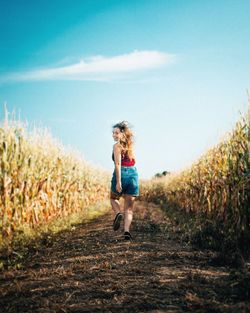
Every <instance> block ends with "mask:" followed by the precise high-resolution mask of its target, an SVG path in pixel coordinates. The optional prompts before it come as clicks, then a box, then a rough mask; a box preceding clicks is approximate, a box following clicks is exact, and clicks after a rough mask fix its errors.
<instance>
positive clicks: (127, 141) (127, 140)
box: [113, 121, 134, 159]
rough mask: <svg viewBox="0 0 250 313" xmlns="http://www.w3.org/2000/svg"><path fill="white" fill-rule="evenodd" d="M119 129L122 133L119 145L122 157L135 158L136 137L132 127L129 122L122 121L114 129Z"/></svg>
mask: <svg viewBox="0 0 250 313" xmlns="http://www.w3.org/2000/svg"><path fill="white" fill-rule="evenodd" d="M115 127H117V128H119V129H120V131H121V132H122V136H121V138H120V139H119V144H120V146H121V150H122V151H121V153H122V155H127V156H128V158H129V159H132V158H134V153H133V145H134V135H133V132H132V131H131V129H130V128H131V127H132V126H130V125H129V123H128V122H127V121H122V122H120V123H117V124H115V125H113V128H115Z"/></svg>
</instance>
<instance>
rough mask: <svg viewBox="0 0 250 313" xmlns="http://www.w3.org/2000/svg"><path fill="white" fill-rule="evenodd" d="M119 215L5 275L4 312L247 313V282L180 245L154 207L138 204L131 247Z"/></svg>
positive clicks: (66, 235) (62, 237)
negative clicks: (116, 226)
mask: <svg viewBox="0 0 250 313" xmlns="http://www.w3.org/2000/svg"><path fill="white" fill-rule="evenodd" d="M113 217H114V213H113V212H112V211H111V210H110V212H109V213H108V214H106V215H105V216H103V217H101V218H98V219H96V220H94V221H92V222H90V223H88V224H82V225H77V226H76V227H75V229H74V230H72V231H71V232H69V231H67V232H66V231H64V232H61V233H60V234H57V235H56V236H55V237H54V238H50V239H47V240H44V241H43V245H40V246H38V247H37V248H32V247H31V248H30V251H29V255H28V257H27V258H26V259H25V260H24V261H23V268H21V269H19V270H14V269H9V270H5V271H4V272H2V273H1V274H0V311H1V312H209V313H210V312H237V313H243V312H250V305H249V302H247V301H246V292H247V291H246V285H247V284H248V286H249V283H247V281H246V278H241V277H240V276H239V275H238V274H237V271H234V270H233V269H229V268H226V267H223V266H216V265H213V259H214V257H215V256H216V254H215V253H214V252H212V251H207V250H206V251H204V250H203V251H199V250H196V249H194V248H192V247H190V246H188V245H185V244H184V243H181V241H180V240H179V236H180V234H178V233H174V232H172V231H171V227H170V226H171V222H170V221H169V220H168V219H167V218H166V217H165V216H164V214H163V213H162V212H161V211H160V209H159V208H158V207H157V206H156V205H153V204H151V203H149V204H147V203H143V202H136V203H135V211H134V217H133V221H132V226H131V229H130V231H131V234H132V236H133V237H134V241H133V242H127V241H124V240H123V236H122V234H123V228H122V227H123V223H122V225H121V228H120V229H119V230H118V231H117V232H114V231H113V229H112V222H113Z"/></svg>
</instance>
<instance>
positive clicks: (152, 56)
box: [0, 50, 176, 83]
mask: <svg viewBox="0 0 250 313" xmlns="http://www.w3.org/2000/svg"><path fill="white" fill-rule="evenodd" d="M175 61H176V55H174V54H168V53H163V52H159V51H137V50H135V51H134V52H131V53H128V54H122V55H117V56H112V57H104V56H101V55H98V56H92V57H88V58H83V59H81V60H80V61H79V62H77V63H74V64H71V65H67V66H60V67H50V68H43V69H32V70H29V71H24V72H13V73H6V74H3V75H0V82H2V83H4V82H9V81H36V80H59V79H63V80H95V81H108V80H119V79H123V78H124V77H126V78H128V76H131V75H132V74H134V73H139V72H142V71H146V70H152V69H159V68H162V67H165V66H167V65H170V64H172V63H174V62H175Z"/></svg>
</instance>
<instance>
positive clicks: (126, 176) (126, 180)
mask: <svg viewBox="0 0 250 313" xmlns="http://www.w3.org/2000/svg"><path fill="white" fill-rule="evenodd" d="M121 185H122V186H121V187H122V191H121V192H120V193H119V192H117V190H116V174H115V169H114V171H113V175H112V179H111V198H113V199H119V198H120V197H121V196H122V195H123V194H126V195H131V196H135V197H138V196H139V193H140V188H139V177H138V172H137V168H136V166H121Z"/></svg>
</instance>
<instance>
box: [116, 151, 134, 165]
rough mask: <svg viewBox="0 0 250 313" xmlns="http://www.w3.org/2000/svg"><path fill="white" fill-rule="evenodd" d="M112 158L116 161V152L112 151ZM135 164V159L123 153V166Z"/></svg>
mask: <svg viewBox="0 0 250 313" xmlns="http://www.w3.org/2000/svg"><path fill="white" fill-rule="evenodd" d="M112 160H113V161H115V159H114V152H113V153H112ZM134 165H135V159H129V157H128V156H127V155H125V156H124V155H123V154H122V158H121V166H134Z"/></svg>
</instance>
